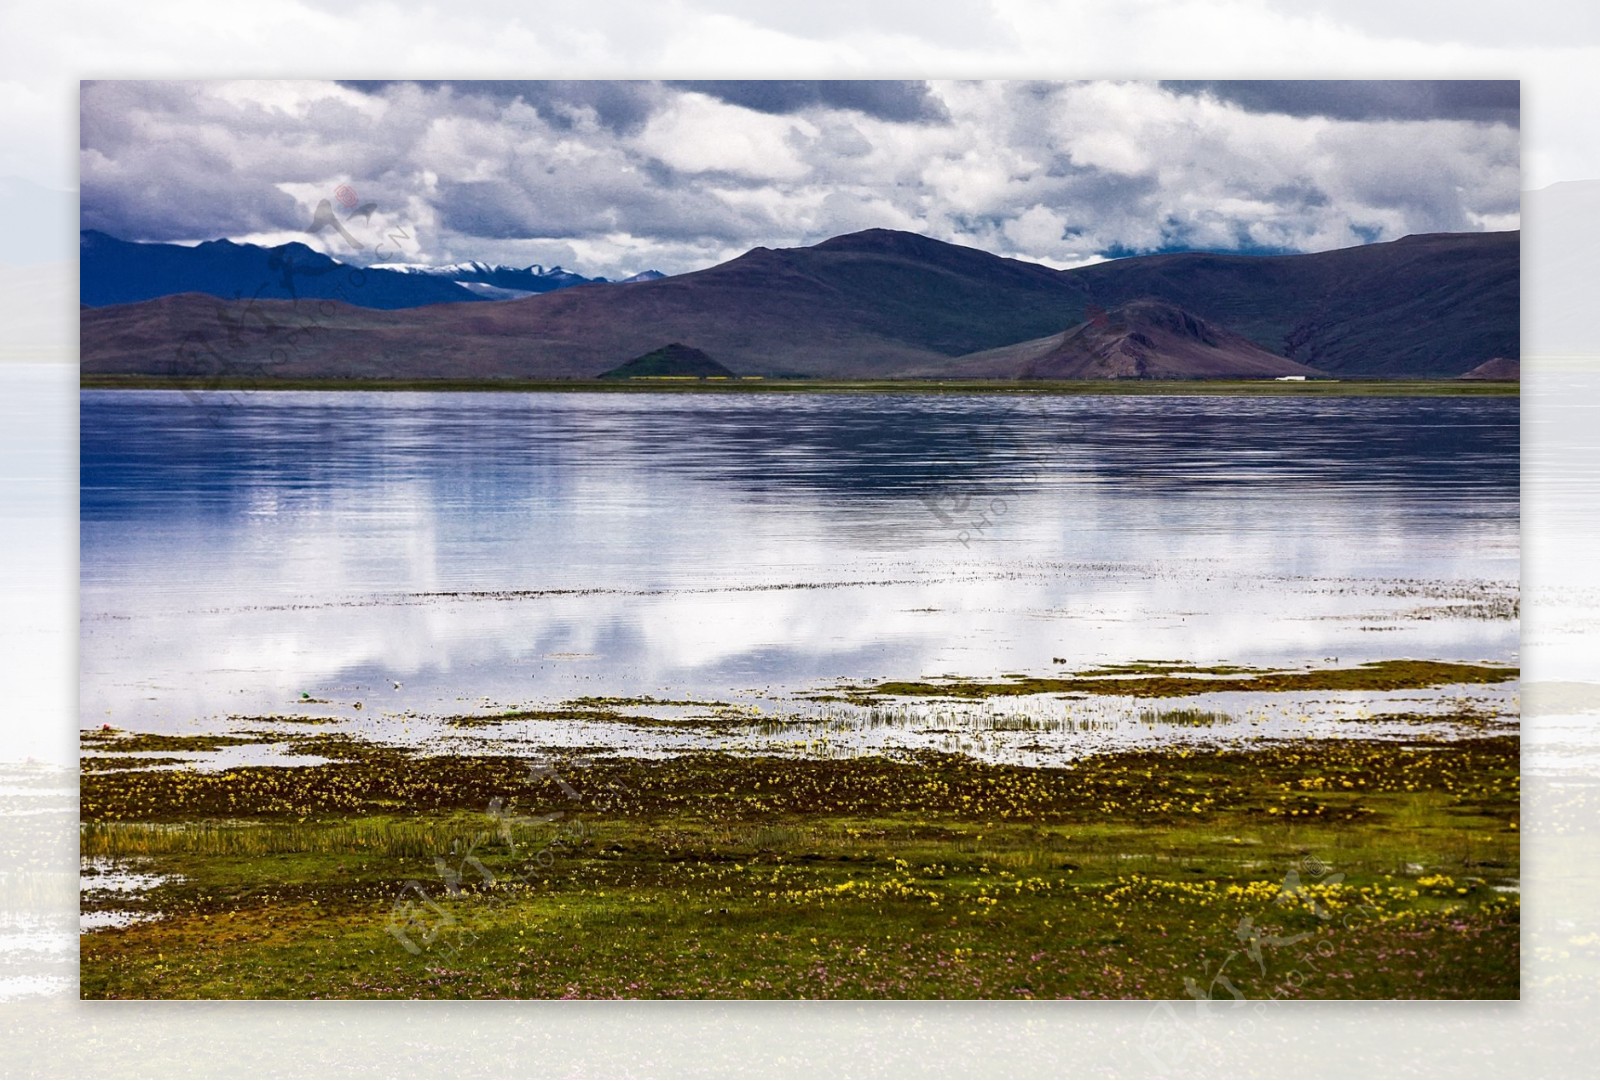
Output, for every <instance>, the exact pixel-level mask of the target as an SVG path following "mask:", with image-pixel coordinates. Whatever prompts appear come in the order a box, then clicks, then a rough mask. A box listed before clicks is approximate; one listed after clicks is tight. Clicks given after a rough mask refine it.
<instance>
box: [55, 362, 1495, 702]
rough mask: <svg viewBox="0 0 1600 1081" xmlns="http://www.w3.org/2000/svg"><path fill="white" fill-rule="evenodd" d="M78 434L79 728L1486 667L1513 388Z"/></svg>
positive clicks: (435, 404) (295, 397)
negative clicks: (959, 683)
mask: <svg viewBox="0 0 1600 1081" xmlns="http://www.w3.org/2000/svg"><path fill="white" fill-rule="evenodd" d="M81 450H82V456H81V480H82V505H81V534H80V544H81V576H82V577H81V586H82V613H81V618H82V624H81V679H82V689H81V719H82V722H83V724H84V725H86V726H98V725H99V724H100V723H102V722H110V723H113V724H115V725H117V726H118V727H125V728H131V729H144V730H153V731H192V730H195V728H196V726H197V725H198V726H199V727H201V728H207V727H210V728H215V727H220V726H224V725H225V724H227V723H228V718H229V717H230V716H234V715H244V716H251V715H260V714H271V713H283V712H307V711H309V712H318V711H320V712H325V713H328V714H330V715H337V716H343V717H348V718H351V719H355V718H356V717H357V712H356V711H355V708H354V703H355V702H357V701H360V702H362V703H363V711H362V712H361V713H360V714H359V716H360V718H361V719H363V720H368V719H376V718H377V717H379V716H382V715H385V714H387V715H390V716H395V715H401V716H408V715H410V714H416V715H440V714H447V713H463V712H472V711H475V710H482V709H489V708H495V709H498V708H501V707H504V706H506V705H510V704H522V703H529V702H536V701H558V700H561V699H565V698H571V697H575V696H580V695H612V696H623V695H654V696H658V697H663V698H673V697H695V698H712V699H716V700H719V701H741V702H758V703H759V702H772V701H781V700H782V699H783V698H784V696H786V695H790V694H795V693H800V692H806V691H815V690H817V689H820V688H823V687H826V686H828V685H830V684H832V683H834V682H837V681H839V680H860V679H873V678H895V679H902V678H916V677H919V676H935V675H940V674H951V675H963V676H979V677H991V678H992V677H997V676H999V675H1001V674H1004V673H1050V672H1060V671H1062V670H1063V667H1066V668H1073V669H1076V668H1082V667H1087V666H1090V665H1095V664H1105V663H1115V662H1125V661H1132V660H1136V659H1163V660H1183V661H1191V662H1196V663H1200V664H1205V663H1214V662H1225V663H1231V664H1272V665H1303V664H1322V663H1324V662H1325V661H1327V660H1328V659H1330V658H1334V657H1337V658H1339V660H1340V662H1341V663H1349V662H1354V661H1359V660H1365V659H1375V658H1385V657H1419V658H1434V659H1442V660H1467V661H1473V660H1494V661H1503V662H1511V663H1516V661H1517V647H1518V643H1517V631H1518V622H1517V619H1516V618H1515V615H1516V605H1517V587H1518V559H1519V545H1518V401H1517V399H1516V398H1514V397H1498V398H1474V399H1460V398H1458V399H1452V398H1395V399H1379V398H1345V399H1339V398H1308V397H1289V398H1252V397H1184V398H1174V397H1138V396H1128V397H1049V398H1007V397H990V396H974V397H962V396H950V397H927V396H844V395H822V394H816V395H812V394H794V395H783V394H772V395H755V394H736V395H735V394H730V395H726V396H718V395H710V394H704V395H702V394H586V393H564V394H421V393H353V392H345V393H294V392H273V393H264V392H251V393H222V392H218V393H204V394H198V393H196V394H185V393H178V392H155V391H142V392H133V391H130V392H122V391H85V392H83V393H82V396H81ZM396 684H398V686H396ZM304 696H310V697H311V698H313V699H323V700H326V703H327V704H326V705H318V706H317V707H316V708H315V709H313V710H306V709H305V708H303V707H302V705H301V703H302V700H303V698H304ZM1324 697H1326V696H1324Z"/></svg>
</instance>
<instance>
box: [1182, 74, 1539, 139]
mask: <svg viewBox="0 0 1600 1081" xmlns="http://www.w3.org/2000/svg"><path fill="white" fill-rule="evenodd" d="M1161 85H1162V86H1165V87H1167V88H1168V89H1169V90H1174V91H1177V92H1178V93H1181V94H1209V95H1211V96H1212V97H1215V98H1217V99H1218V100H1220V101H1226V102H1230V103H1232V104H1234V105H1237V106H1239V107H1240V108H1241V109H1247V110H1249V111H1250V112H1255V113H1283V114H1285V115H1287V116H1326V117H1329V118H1331V119H1334V120H1477V121H1482V122H1484V123H1491V124H1506V125H1509V126H1510V127H1516V126H1517V125H1518V122H1519V120H1518V118H1519V116H1520V112H1521V90H1520V87H1521V84H1520V83H1518V82H1517V81H1516V80H1515V79H1490V80H1474V79H1404V80H1360V81H1357V80H1345V79H1300V80H1289V81H1268V80H1250V79H1243V80H1214V81H1205V80H1190V81H1185V80H1169V81H1167V82H1164V83H1162V84H1161Z"/></svg>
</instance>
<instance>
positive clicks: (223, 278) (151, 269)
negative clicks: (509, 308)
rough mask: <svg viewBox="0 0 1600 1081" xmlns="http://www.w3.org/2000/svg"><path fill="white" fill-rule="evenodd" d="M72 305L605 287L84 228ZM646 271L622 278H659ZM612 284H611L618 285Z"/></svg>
mask: <svg viewBox="0 0 1600 1081" xmlns="http://www.w3.org/2000/svg"><path fill="white" fill-rule="evenodd" d="M79 260H80V268H81V269H80V286H79V301H80V303H82V304H86V305H88V306H89V307H91V308H98V307H104V306H106V305H110V304H136V303H139V302H141V301H146V300H155V299H158V298H160V297H166V296H177V295H178V294H181V293H204V294H206V295H208V296H214V297H219V298H221V299H224V300H237V299H243V300H251V299H255V300H292V299H301V300H306V299H310V300H343V301H345V302H346V303H349V304H354V305H355V306H357V307H362V308H378V309H386V310H394V309H398V308H416V307H422V306H425V305H428V304H453V303H462V302H466V301H475V300H507V299H516V298H519V297H523V296H529V295H532V294H535V293H548V292H553V291H554V290H557V289H567V288H570V287H572V286H575V285H589V284H613V283H610V282H609V281H608V279H606V278H586V277H584V276H583V275H581V274H577V273H574V272H573V271H570V270H566V269H564V268H562V267H559V266H556V267H550V268H548V269H546V268H545V267H542V266H540V265H539V264H537V263H535V264H533V265H531V266H527V267H509V266H496V265H490V264H488V263H481V262H468V263H451V264H448V265H446V266H429V265H426V264H422V263H374V264H372V265H370V266H359V265H357V264H353V263H345V262H342V261H340V260H337V259H334V258H333V257H331V256H328V255H325V254H323V253H322V252H319V251H317V250H315V249H314V248H311V247H308V246H307V245H305V244H301V243H298V242H291V243H288V244H280V245H277V246H276V247H262V246H260V245H257V244H238V243H235V242H234V241H231V240H207V241H204V242H202V243H200V244H196V245H193V246H190V245H184V244H147V243H142V242H137V241H128V240H119V239H117V238H116V237H114V236H111V235H109V234H107V233H102V232H98V231H96V230H93V229H86V230H84V231H82V232H81V233H80V234H79ZM664 276H665V275H663V274H661V273H660V272H659V271H654V270H647V271H645V272H643V273H642V274H636V275H634V276H633V277H631V278H627V279H624V280H625V281H628V282H632V281H652V280H655V279H656V278H660V277H664ZM619 284H620V283H619Z"/></svg>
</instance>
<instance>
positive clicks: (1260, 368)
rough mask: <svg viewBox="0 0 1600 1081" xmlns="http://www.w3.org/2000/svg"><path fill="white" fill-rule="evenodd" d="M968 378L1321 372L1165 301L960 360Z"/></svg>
mask: <svg viewBox="0 0 1600 1081" xmlns="http://www.w3.org/2000/svg"><path fill="white" fill-rule="evenodd" d="M958 363H959V364H960V365H961V366H962V367H963V368H967V369H968V370H970V371H971V372H972V374H973V375H979V374H982V375H988V376H993V377H1002V378H1014V379H1262V378H1271V377H1276V376H1280V375H1307V376H1314V375H1320V374H1322V373H1320V372H1318V371H1317V370H1316V369H1314V368H1309V367H1307V366H1306V365H1304V364H1298V363H1296V362H1295V361H1292V360H1288V359H1286V358H1284V357H1280V356H1278V355H1277V354H1276V353H1269V352H1267V351H1266V350H1265V349H1263V348H1261V347H1260V346H1259V345H1257V344H1256V343H1255V342H1252V341H1251V340H1250V339H1249V338H1246V337H1244V336H1243V335H1241V334H1236V333H1234V332H1233V331H1231V330H1227V329H1225V328H1223V327H1219V326H1216V325H1215V324H1212V323H1209V322H1207V321H1206V320H1204V319H1201V318H1200V317H1199V316H1196V315H1193V314H1192V313H1190V312H1186V311H1184V310H1183V309H1182V308H1180V307H1178V306H1177V305H1175V304H1169V303H1167V302H1166V301H1164V300H1156V299H1154V298H1148V297H1147V298H1144V299H1140V300H1134V301H1130V302H1128V303H1127V304H1122V305H1119V306H1118V307H1116V308H1114V309H1112V310H1111V311H1109V312H1101V311H1096V312H1095V313H1094V314H1092V315H1091V316H1090V318H1088V319H1086V320H1085V321H1083V322H1081V323H1079V324H1078V325H1077V326H1074V327H1071V328H1069V329H1068V330H1066V331H1064V332H1063V333H1061V334H1054V335H1051V336H1049V337H1046V338H1038V339H1035V340H1033V341H1030V342H1021V343H1019V344H1017V345H1010V346H1004V347H1002V348H1000V349H991V350H988V351H987V352H983V353H977V354H973V355H971V356H967V357H962V358H960V361H958Z"/></svg>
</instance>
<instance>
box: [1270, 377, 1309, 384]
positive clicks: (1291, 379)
mask: <svg viewBox="0 0 1600 1081" xmlns="http://www.w3.org/2000/svg"><path fill="white" fill-rule="evenodd" d="M1277 381H1278V382H1279V383H1304V382H1305V381H1306V377H1305V376H1303V375H1280V376H1278V377H1277Z"/></svg>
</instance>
